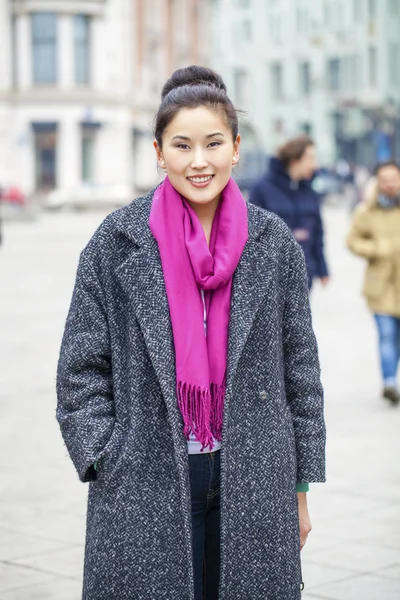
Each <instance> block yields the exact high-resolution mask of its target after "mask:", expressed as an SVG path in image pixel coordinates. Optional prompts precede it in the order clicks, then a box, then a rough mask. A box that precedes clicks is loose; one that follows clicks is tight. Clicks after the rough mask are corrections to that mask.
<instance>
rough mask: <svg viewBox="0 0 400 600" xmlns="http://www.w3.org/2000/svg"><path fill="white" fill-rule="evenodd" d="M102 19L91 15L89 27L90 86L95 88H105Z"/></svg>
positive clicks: (105, 65) (105, 64)
mask: <svg viewBox="0 0 400 600" xmlns="http://www.w3.org/2000/svg"><path fill="white" fill-rule="evenodd" d="M105 37H106V32H105V26H104V19H103V18H102V17H96V16H93V17H92V21H91V29H90V86H91V87H93V88H94V89H96V90H99V89H106V88H107V83H106V79H107V61H106V60H105V59H104V46H105V45H104V41H103V40H104V39H105Z"/></svg>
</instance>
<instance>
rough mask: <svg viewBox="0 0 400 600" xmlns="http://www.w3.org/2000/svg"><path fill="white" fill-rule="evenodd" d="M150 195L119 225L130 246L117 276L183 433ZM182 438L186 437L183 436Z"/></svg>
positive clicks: (172, 344)
mask: <svg viewBox="0 0 400 600" xmlns="http://www.w3.org/2000/svg"><path fill="white" fill-rule="evenodd" d="M149 198H150V199H149V201H148V202H147V203H143V202H142V201H141V200H139V201H135V202H134V203H133V205H131V206H130V207H129V211H130V212H128V211H127V213H126V215H125V219H124V221H123V222H121V223H120V225H119V229H120V231H121V232H122V233H123V234H124V235H125V236H126V237H127V238H128V239H129V249H128V253H127V255H126V256H125V258H124V260H123V262H122V263H121V264H120V265H119V267H118V269H117V272H116V275H117V278H118V280H119V283H120V285H121V286H122V288H123V290H124V292H125V294H126V296H127V297H128V298H129V300H130V306H131V307H132V309H133V310H134V312H135V315H136V318H137V320H138V322H139V325H140V328H141V330H142V333H143V336H144V340H145V343H146V347H147V350H148V353H149V356H150V359H151V362H152V365H153V367H154V370H155V373H156V376H157V379H158V381H159V383H160V387H161V391H162V394H163V396H164V399H165V402H166V404H167V409H168V412H169V414H170V419H171V423H173V424H174V425H175V426H176V428H177V429H178V428H179V432H180V433H181V431H182V424H181V414H180V412H179V409H178V405H177V401H176V375H175V350H174V343H173V334H172V326H171V319H170V314H169V306H168V299H167V294H166V290H165V283H164V276H163V272H162V266H161V259H160V255H159V250H158V246H157V242H156V240H155V239H154V237H153V236H152V234H151V232H150V229H149V226H148V219H149V214H150V207H151V196H150V197H149ZM136 202H137V203H138V205H137V206H135V204H136ZM180 437H181V438H182V440H183V436H182V435H180Z"/></svg>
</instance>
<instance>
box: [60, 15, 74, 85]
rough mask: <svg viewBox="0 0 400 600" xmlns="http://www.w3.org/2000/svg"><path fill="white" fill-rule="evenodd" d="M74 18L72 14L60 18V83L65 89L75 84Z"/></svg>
mask: <svg viewBox="0 0 400 600" xmlns="http://www.w3.org/2000/svg"><path fill="white" fill-rule="evenodd" d="M73 18H74V17H73V15H71V14H59V16H58V48H57V50H58V81H59V85H60V87H62V88H64V89H70V88H71V87H73V86H74V83H75V73H74V66H75V63H74V30H73Z"/></svg>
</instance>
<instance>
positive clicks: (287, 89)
mask: <svg viewBox="0 0 400 600" xmlns="http://www.w3.org/2000/svg"><path fill="white" fill-rule="evenodd" d="M213 11H214V29H213V39H214V46H213V64H214V66H215V68H216V69H218V70H220V71H221V73H222V74H223V75H224V76H225V78H226V80H227V82H228V85H229V88H230V91H231V93H232V96H233V98H234V99H235V102H236V104H237V106H238V107H239V108H243V109H245V110H246V111H248V121H249V124H250V125H251V129H252V131H253V138H252V143H257V144H258V145H261V146H262V147H263V148H264V150H265V151H266V152H267V153H271V152H273V151H274V149H275V148H276V146H277V145H278V144H279V143H280V142H281V141H282V140H283V139H284V138H285V137H287V136H290V135H293V134H296V133H297V132H299V131H305V132H307V133H310V134H311V135H312V136H314V137H315V139H316V141H317V144H318V149H319V155H320V161H321V163H323V164H326V165H330V164H332V163H334V161H335V160H336V159H338V158H339V157H342V158H346V159H347V160H348V161H350V162H359V163H364V164H367V165H371V164H373V163H374V162H375V161H376V160H381V159H383V158H386V157H387V156H389V155H394V154H397V158H400V126H399V106H400V2H399V1H398V0H320V1H319V2H315V1H314V0H214V2H213ZM254 132H256V133H255V138H254Z"/></svg>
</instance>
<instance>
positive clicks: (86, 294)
mask: <svg viewBox="0 0 400 600" xmlns="http://www.w3.org/2000/svg"><path fill="white" fill-rule="evenodd" d="M57 397H58V404H57V420H58V422H59V425H60V428H61V432H62V435H63V438H64V441H65V444H66V446H67V449H68V452H69V454H70V456H71V459H72V461H73V463H74V465H75V467H76V469H77V471H78V474H79V477H80V479H81V480H82V481H88V480H90V479H95V478H96V472H95V470H94V468H93V464H94V463H95V462H96V461H98V460H99V459H100V458H101V457H102V453H103V451H104V448H105V447H106V445H107V443H108V442H109V441H110V439H111V435H112V432H113V428H114V424H115V416H114V401H113V391H112V373H111V350H110V338H109V331H108V324H107V316H106V309H105V303H104V297H103V291H102V288H101V285H100V282H99V280H98V277H97V275H96V273H95V271H94V268H93V266H92V264H91V262H90V260H89V258H88V257H86V256H85V251H84V252H83V253H82V255H81V259H80V262H79V267H78V272H77V278H76V283H75V288H74V292H73V296H72V301H71V306H70V310H69V314H68V317H67V322H66V326H65V331H64V336H63V340H62V344H61V352H60V358H59V363H58V372H57Z"/></svg>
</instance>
